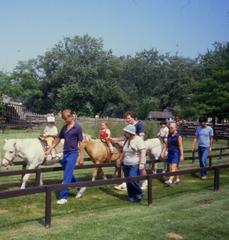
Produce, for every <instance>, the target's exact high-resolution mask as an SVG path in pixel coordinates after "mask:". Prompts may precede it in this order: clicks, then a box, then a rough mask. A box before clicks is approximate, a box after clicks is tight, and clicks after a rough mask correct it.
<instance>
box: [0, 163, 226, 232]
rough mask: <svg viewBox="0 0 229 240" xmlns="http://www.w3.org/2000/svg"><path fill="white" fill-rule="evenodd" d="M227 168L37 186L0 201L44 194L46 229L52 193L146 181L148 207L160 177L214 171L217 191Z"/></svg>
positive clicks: (7, 193) (11, 193)
mask: <svg viewBox="0 0 229 240" xmlns="http://www.w3.org/2000/svg"><path fill="white" fill-rule="evenodd" d="M226 168H229V164H220V165H214V166H210V167H206V168H193V169H185V170H180V171H176V172H170V173H158V174H147V175H145V176H137V177H128V178H113V179H107V180H96V181H82V182H77V183H70V184H51V185H44V186H37V187H32V188H27V189H22V190H12V191H3V192H0V199H5V198H12V197H19V196H25V195H31V194H37V193H45V221H44V225H45V227H46V228H49V227H50V226H51V217H52V192H54V191H60V190H63V189H66V188H80V187H95V186H102V185H111V184H120V183H122V182H126V183H127V182H132V181H135V180H147V181H148V189H147V198H148V206H149V207H150V206H152V204H153V184H152V180H153V179H161V178H162V177H169V176H177V175H179V176H180V175H185V174H194V173H198V172H200V171H202V170H206V171H214V190H215V191H218V190H219V188H220V169H226ZM21 171H22V170H21Z"/></svg>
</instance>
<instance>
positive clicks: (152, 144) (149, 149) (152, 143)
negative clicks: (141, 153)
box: [145, 138, 167, 173]
mask: <svg viewBox="0 0 229 240" xmlns="http://www.w3.org/2000/svg"><path fill="white" fill-rule="evenodd" d="M145 147H146V154H147V155H148V157H149V158H150V159H152V158H153V159H154V160H158V159H160V158H161V157H162V158H163V159H164V158H165V157H166V154H167V153H166V152H165V154H164V156H161V153H162V149H163V145H162V143H161V141H160V139H159V138H151V139H147V140H145ZM152 169H153V173H157V163H153V164H152Z"/></svg>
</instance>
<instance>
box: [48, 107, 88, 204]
mask: <svg viewBox="0 0 229 240" xmlns="http://www.w3.org/2000/svg"><path fill="white" fill-rule="evenodd" d="M61 115H62V119H63V120H64V122H65V125H64V126H63V127H62V129H61V131H60V133H59V135H58V137H57V138H56V139H55V141H54V143H53V145H52V146H51V147H50V148H49V149H48V151H47V153H46V154H50V153H51V151H52V149H54V148H55V147H56V145H58V144H59V143H60V140H61V139H64V140H65V142H64V156H63V159H62V161H61V165H62V167H63V170H64V177H63V182H62V183H63V184H67V183H71V182H76V178H75V176H74V175H73V172H74V168H75V165H76V161H77V159H78V145H80V144H81V142H82V140H83V134H82V129H81V127H80V125H79V124H78V123H75V113H74V112H73V111H72V110H70V109H65V110H63V111H62V114H61ZM85 190H86V188H81V189H80V191H79V192H78V195H77V197H80V196H82V194H83V192H84V191H85ZM68 193H69V190H68V189H64V190H62V191H60V192H59V200H58V201H57V204H65V203H67V199H68Z"/></svg>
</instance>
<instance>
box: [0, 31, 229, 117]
mask: <svg viewBox="0 0 229 240" xmlns="http://www.w3.org/2000/svg"><path fill="white" fill-rule="evenodd" d="M228 69H229V43H226V44H220V43H215V44H214V49H213V50H211V51H207V53H206V54H203V55H200V56H199V57H198V58H197V59H190V58H184V57H182V56H178V55H171V54H169V53H166V54H160V53H159V52H158V51H157V50H156V49H149V50H143V51H142V52H138V53H136V54H135V55H134V56H126V57H125V56H123V57H116V56H114V55H113V54H112V52H111V51H110V50H108V51H106V50H104V47H103V41H102V39H97V38H93V37H90V36H88V35H84V36H82V37H80V36H75V37H72V38H64V39H63V41H61V42H59V43H58V44H56V45H55V46H54V47H53V48H52V49H50V50H49V51H46V52H45V53H44V55H42V56H38V57H37V58H36V59H32V60H29V61H27V62H19V63H18V65H17V67H16V68H15V69H14V71H13V72H12V73H11V74H8V75H6V74H4V73H1V72H0V83H1V84H0V93H1V94H3V93H4V94H7V95H9V96H11V97H12V98H13V99H15V100H20V101H23V102H24V104H25V105H26V106H27V107H28V108H29V109H31V110H32V111H35V112H38V113H47V112H53V111H56V112H57V111H59V110H61V109H63V108H66V107H69V108H72V109H74V110H75V111H77V112H78V115H84V116H95V114H99V115H102V116H114V117H121V116H122V115H123V112H124V111H127V110H132V111H135V112H136V113H137V115H138V117H139V118H141V119H145V118H146V117H147V115H148V112H149V111H161V110H163V109H164V108H166V107H170V108H172V109H173V111H174V113H175V114H176V115H179V116H180V117H184V118H189V119H195V118H196V117H197V116H198V115H200V114H206V115H209V116H213V117H215V116H216V117H218V118H224V117H228V114H229V110H228V109H229V106H228V102H229V101H228V98H229V96H228V92H229V86H228V84H229V70H228Z"/></svg>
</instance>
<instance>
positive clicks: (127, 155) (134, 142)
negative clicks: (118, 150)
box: [121, 125, 146, 202]
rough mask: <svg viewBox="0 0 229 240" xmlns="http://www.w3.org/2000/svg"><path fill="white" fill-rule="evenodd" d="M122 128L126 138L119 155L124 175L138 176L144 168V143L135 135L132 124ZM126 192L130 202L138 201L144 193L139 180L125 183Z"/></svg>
mask: <svg viewBox="0 0 229 240" xmlns="http://www.w3.org/2000/svg"><path fill="white" fill-rule="evenodd" d="M123 130H124V132H125V133H124V135H125V138H126V141H125V143H124V146H123V153H122V156H121V163H123V172H124V175H125V177H134V176H140V175H141V172H140V171H142V170H144V168H145V153H146V151H145V143H144V141H143V139H142V138H141V137H139V136H137V135H136V128H135V126H134V125H127V126H126V127H125V128H124V129H123ZM127 192H128V199H129V201H130V202H140V201H141V199H142V198H143V195H144V193H143V191H142V189H141V186H140V181H132V182H129V183H127Z"/></svg>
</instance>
